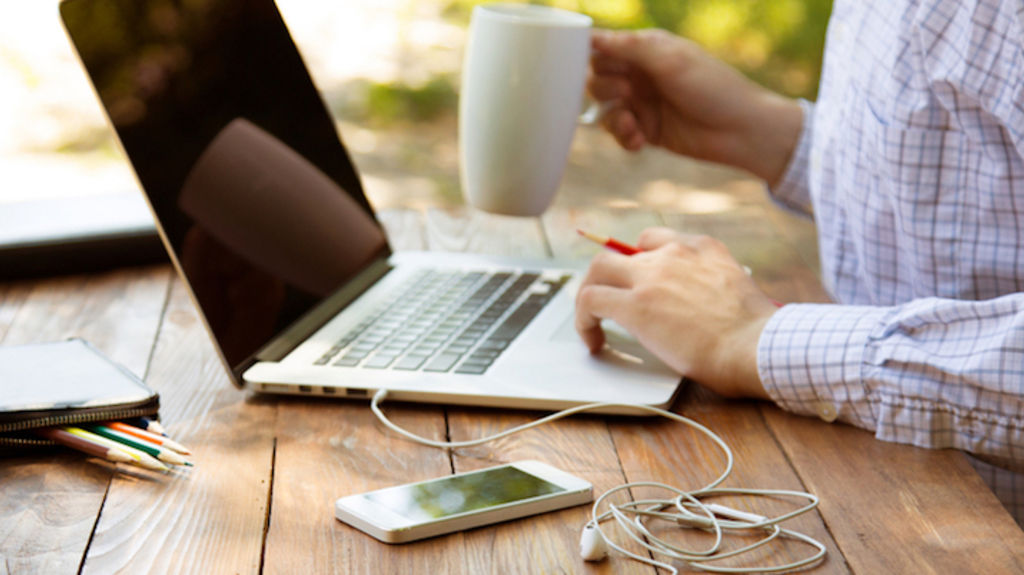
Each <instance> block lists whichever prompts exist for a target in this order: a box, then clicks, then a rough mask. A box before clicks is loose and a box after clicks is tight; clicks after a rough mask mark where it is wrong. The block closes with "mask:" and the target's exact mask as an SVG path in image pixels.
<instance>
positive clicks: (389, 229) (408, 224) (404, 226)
mask: <svg viewBox="0 0 1024 575" xmlns="http://www.w3.org/2000/svg"><path fill="white" fill-rule="evenodd" d="M423 217H424V216H423V212H422V211H420V210H411V209H397V208H396V209H389V210H382V211H380V212H377V221H379V222H380V223H381V225H383V226H384V230H385V232H386V233H387V236H388V243H390V244H391V249H393V250H395V251H403V250H425V249H427V237H426V230H425V229H424V225H423Z"/></svg>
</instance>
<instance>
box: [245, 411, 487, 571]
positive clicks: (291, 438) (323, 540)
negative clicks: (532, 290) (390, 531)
mask: <svg viewBox="0 0 1024 575" xmlns="http://www.w3.org/2000/svg"><path fill="white" fill-rule="evenodd" d="M277 403H278V406H279V414H280V415H279V418H278V425H277V431H276V434H277V455H276V462H275V474H274V497H273V507H272V512H271V515H270V525H269V531H268V533H267V541H266V550H265V558H266V559H265V560H266V564H265V568H264V570H265V571H266V572H268V573H367V574H370V573H417V572H431V573H455V572H460V571H462V569H461V565H462V563H463V559H462V558H463V557H464V556H465V555H466V552H467V550H466V548H465V542H464V540H463V537H462V534H453V535H449V536H445V537H440V538H435V539H431V540H428V541H424V542H416V543H409V544H404V545H400V546H394V545H387V544H384V543H381V542H379V541H377V540H376V539H373V538H371V537H370V536H369V535H366V534H365V533H363V532H361V531H359V530H357V529H355V528H353V527H350V526H348V525H346V524H343V523H341V522H340V521H338V520H337V519H335V517H334V501H335V500H336V499H337V498H339V497H342V496H345V495H353V494H356V493H362V492H365V491H370V490H373V489H378V488H382V487H389V486H392V485H399V484H402V483H407V482H410V481H422V480H426V479H432V478H434V477H441V476H444V475H448V474H450V473H451V463H450V461H449V458H448V455H447V454H446V453H445V452H444V451H441V450H438V449H433V448H430V447H424V446H421V445H418V444H415V443H412V442H410V441H407V440H405V439H404V438H401V437H399V436H397V435H396V434H394V433H392V432H391V431H389V430H387V429H386V428H385V427H384V426H383V425H381V424H380V423H378V422H377V419H376V417H374V415H373V414H372V413H371V411H370V410H369V408H368V405H367V403H366V402H365V401H359V402H353V401H345V400H340V401H333V402H332V401H323V400H304V399H302V398H289V399H285V398H282V399H280V400H277ZM386 410H387V413H388V415H389V417H392V418H393V420H394V421H395V423H397V424H398V425H400V426H402V427H403V428H405V429H409V430H410V431H413V432H415V433H417V434H420V435H423V436H425V437H430V438H433V439H443V438H444V437H445V422H444V415H443V412H442V410H441V409H440V408H436V407H429V406H424V407H419V406H408V405H405V406H396V405H386Z"/></svg>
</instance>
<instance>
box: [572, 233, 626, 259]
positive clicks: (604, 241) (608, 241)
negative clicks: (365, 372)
mask: <svg viewBox="0 0 1024 575" xmlns="http://www.w3.org/2000/svg"><path fill="white" fill-rule="evenodd" d="M576 233H578V234H579V235H581V236H583V237H585V238H587V239H588V240H590V241H592V242H594V243H595V244H598V245H602V246H604V247H606V248H608V249H611V250H615V251H617V252H619V253H620V254H623V255H627V256H631V255H633V254H638V253H640V248H637V247H636V246H631V245H629V244H627V243H625V242H620V241H619V240H617V239H615V238H609V237H606V236H599V235H597V234H592V233H590V232H587V231H584V230H581V229H579V228H577V229H576Z"/></svg>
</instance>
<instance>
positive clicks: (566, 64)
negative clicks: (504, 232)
mask: <svg viewBox="0 0 1024 575" xmlns="http://www.w3.org/2000/svg"><path fill="white" fill-rule="evenodd" d="M591 25H592V21H591V19H590V17H588V16H584V15H583V14H578V13H576V12H569V11H567V10H560V9H557V8H548V7H544V6H533V5H528V4H487V5H481V6H477V7H476V8H474V9H473V17H472V20H471V22H470V29H469V40H468V43H467V45H466V53H465V59H464V62H463V68H462V89H461V93H460V96H459V152H460V160H461V163H460V175H461V178H462V189H463V193H464V194H465V197H466V200H467V202H469V204H470V205H472V206H474V207H476V208H479V209H481V210H485V211H488V212H493V213H499V214H507V215H515V216H536V215H539V214H541V213H542V212H543V211H544V210H545V209H546V208H547V207H548V205H550V204H551V200H552V199H553V198H554V195H555V192H556V191H557V190H558V186H559V184H560V183H561V180H562V173H563V171H564V170H565V164H566V158H567V156H568V154H569V148H570V145H571V143H572V137H573V134H574V132H575V130H576V124H577V122H578V119H579V115H580V108H581V106H582V103H583V87H584V82H585V80H586V75H587V63H588V60H589V57H590V28H591Z"/></svg>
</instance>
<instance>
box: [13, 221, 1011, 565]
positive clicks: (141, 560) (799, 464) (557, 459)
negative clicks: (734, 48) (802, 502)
mask: <svg viewBox="0 0 1024 575" xmlns="http://www.w3.org/2000/svg"><path fill="white" fill-rule="evenodd" d="M382 219H383V221H384V223H385V225H386V226H387V228H388V230H389V233H390V234H391V237H392V239H393V242H394V245H395V247H396V248H397V249H431V250H451V251H481V252H493V253H504V254H520V255H531V256H536V255H545V256H557V257H582V258H586V257H589V256H590V255H592V254H593V253H594V251H595V248H594V247H593V246H591V245H588V244H586V243H583V242H582V241H580V240H578V239H577V238H576V237H575V235H574V233H573V229H574V228H576V227H577V226H581V227H586V228H589V229H592V230H595V231H601V232H605V233H611V234H615V235H618V236H621V237H623V238H627V239H628V238H632V237H635V234H636V233H637V232H638V231H639V230H640V229H642V228H644V227H646V226H649V225H654V224H662V225H669V226H672V227H676V228H679V229H684V230H689V231H702V232H707V233H711V234H713V235H716V236H718V237H720V238H721V239H723V240H725V241H726V243H727V244H729V245H730V247H731V248H732V249H733V251H734V253H735V254H736V255H737V257H738V259H740V260H741V261H742V262H744V263H746V264H747V265H749V266H750V267H752V268H753V271H754V277H755V279H756V280H757V281H758V282H759V283H760V284H761V285H762V286H763V287H764V288H765V290H766V291H768V292H769V294H770V295H771V296H772V297H774V298H777V299H779V300H783V301H807V300H817V301H821V300H824V299H825V296H824V293H823V292H822V290H821V287H820V285H819V284H818V282H817V279H816V275H815V273H814V271H813V269H812V265H813V262H812V263H808V262H811V261H812V260H811V259H810V257H812V254H811V255H809V254H810V252H813V246H811V247H810V248H808V246H806V245H801V244H800V243H799V242H795V241H794V236H793V235H792V234H791V228H790V227H789V226H787V225H783V224H784V223H785V222H786V221H787V220H785V219H783V218H781V217H780V216H779V215H778V214H777V213H774V212H771V211H767V210H766V209H765V208H764V207H763V206H759V205H740V206H738V207H733V208H732V209H730V210H728V211H725V212H721V213H716V214H710V215H694V214H678V213H673V214H663V213H657V212H654V211H644V210H642V209H620V210H615V209H587V210H571V209H567V208H556V209H555V210H553V211H551V212H549V213H548V214H547V215H545V217H544V218H542V219H512V218H498V217H493V216H484V215H482V214H478V213H470V212H468V211H466V210H461V209H454V210H441V209H437V210H429V211H403V210H397V211H389V212H386V213H384V214H383V216H382ZM805 252H806V253H805ZM70 336H80V337H84V338H86V339H88V340H89V341H91V342H92V343H93V344H95V345H96V346H97V347H99V348H100V349H102V350H103V351H105V352H106V353H107V354H109V355H110V356H112V357H113V358H115V359H116V360H118V361H120V362H122V363H123V364H125V365H126V366H128V367H129V368H130V369H132V370H133V371H135V372H136V373H139V374H144V375H145V379H146V381H147V382H149V384H150V385H152V386H153V387H154V388H155V389H157V390H158V391H159V392H160V394H161V397H162V405H163V407H162V416H163V420H164V422H165V424H166V425H167V427H168V428H169V430H170V432H171V434H172V435H173V436H174V437H175V438H176V439H178V440H179V441H181V442H184V443H186V444H188V445H189V446H191V447H192V448H193V449H194V451H195V458H194V459H195V461H196V467H195V468H194V469H192V470H185V471H178V472H174V473H170V474H167V475H161V474H151V473H148V472H140V471H136V470H135V469H133V468H126V467H123V466H122V467H115V466H113V465H112V464H108V463H106V462H103V461H97V460H95V459H90V458H87V457H84V456H82V455H80V454H78V453H74V452H70V451H65V450H55V451H51V452H47V453H40V454H34V455H25V456H20V457H13V458H6V459H3V460H0V574H5V573H19V574H20V573H32V572H38V573H58V574H59V573H74V572H76V571H81V572H84V573H113V572H125V573H161V572H179V573H253V572H265V573H325V572H337V573H431V574H433V573H484V572H492V573H527V572H528V573H550V572H570V573H577V572H581V573H592V572H593V573H606V572H616V573H618V572H629V573H653V572H654V570H653V569H652V568H650V567H647V566H644V565H641V564H638V563H635V562H631V561H627V560H624V559H622V558H613V559H612V560H610V561H606V562H603V563H600V564H586V563H584V562H583V561H582V560H581V559H580V558H579V555H578V551H577V545H578V538H579V531H580V526H581V525H582V524H583V522H584V520H585V517H586V516H587V514H588V513H589V508H588V507H585V506H584V507H577V508H573V509H569V510H564V511H560V512H556V513H549V514H546V515H542V516H538V517H534V518H530V519H525V520H520V521H515V522H511V523H507V524H503V525H498V526H493V527H485V528H481V529H476V530H473V531H469V532H465V533H458V534H454V535H450V536H445V537H440V538H436V539H433V540H428V541H424V542H419V543H413V544H408V545H402V546H388V545H384V544H382V543H378V542H377V541H375V540H373V539H371V538H369V537H368V536H366V535H364V534H362V533H361V532H358V531H356V530H354V529H352V528H350V527H348V526H346V525H343V524H341V523H339V522H338V521H337V520H335V519H334V515H333V502H334V500H335V499H336V498H337V497H339V496H341V495H345V494H350V493H355V492H359V491H364V490H368V489H373V488H378V487H382V486H387V485H393V484H398V483H403V482H407V481H411V480H421V479H427V478H432V477H436V476H440V475H445V474H448V473H452V471H453V470H454V471H465V470H470V469H475V468H480V467H485V466H490V465H494V464H498V463H501V462H507V461H514V460H519V459H527V458H535V459H540V460H544V461H547V462H550V463H552V464H555V465H557V466H559V467H562V468H564V469H566V470H568V471H571V472H574V473H576V474H578V475H580V476H582V477H584V478H586V479H589V480H590V481H592V482H593V483H594V485H595V490H596V491H598V492H601V491H603V490H605V489H608V488H610V487H612V486H614V485H617V484H619V483H622V482H625V481H638V480H657V481H663V482H666V483H670V484H673V485H678V486H680V487H689V488H695V487H697V486H700V485H703V484H704V483H706V482H707V481H708V480H709V479H711V478H713V477H714V476H715V475H716V474H717V473H718V470H719V469H720V465H721V457H720V456H719V454H718V453H717V452H716V450H715V448H714V447H712V446H710V445H709V444H708V442H707V441H705V440H702V439H701V438H700V437H698V436H697V435H695V434H694V433H693V432H691V431H689V430H688V429H686V428H684V427H683V426H681V425H679V424H676V423H672V422H669V421H667V420H661V419H645V418H621V417H600V416H581V417H575V418H571V419H568V420H563V421H559V422H557V423H554V424H552V425H548V426H545V427H543V428H540V429H537V430H532V431H529V432H526V433H522V434H519V435H515V436H513V437H509V438H506V439H503V440H501V441H497V442H494V443H491V444H488V445H485V446H482V447H477V448H473V449H460V450H456V451H454V452H452V453H447V452H445V451H441V450H437V449H432V448H428V447H422V446H419V445H415V444H413V443H410V442H408V441H406V440H403V439H401V438H398V437H396V436H395V435H394V434H393V433H391V432H389V431H387V430H385V429H384V428H383V427H382V426H381V425H380V424H379V423H378V422H377V421H376V420H375V418H374V417H373V415H372V414H371V413H370V410H369V409H368V408H367V404H366V403H365V402H349V401H326V400H322V399H303V398H283V397H261V396H255V395H252V394H250V393H246V392H242V391H238V390H236V389H235V388H234V387H232V386H231V384H230V383H229V382H228V380H227V377H226V375H225V372H224V370H223V368H222V367H221V365H220V363H219V362H218V361H217V359H216V358H215V356H214V353H213V350H212V347H211V344H210V341H209V339H208V337H207V336H206V334H205V332H204V331H203V329H202V327H201V325H200V322H199V320H198V318H197V316H196V312H195V310H194V309H193V306H192V304H191V303H190V301H189V299H188V298H187V296H186V294H185V292H184V290H183V288H182V284H181V283H180V282H179V281H178V279H177V278H176V276H175V275H174V273H173V271H172V270H171V268H170V267H169V266H156V267H150V268H144V269H138V268H136V269H123V270H118V271H114V272H109V273H102V274H96V275H89V276H73V277H64V278H55V279H45V280H39V281H26V282H16V283H7V284H0V343H3V344H15V343H24V342H34V341H48V340H56V339H62V338H67V337H70ZM0 385H12V383H11V382H0ZM674 409H675V410H676V411H678V412H680V413H684V414H686V415H688V416H691V417H693V418H695V419H697V420H699V421H701V422H703V423H705V424H706V425H708V426H709V427H711V428H712V429H713V430H715V431H717V432H718V433H719V434H721V435H722V436H723V438H724V439H725V440H726V441H727V442H728V443H729V444H730V445H731V446H732V448H733V449H734V450H735V453H736V456H737V466H736V470H735V472H734V474H733V475H732V477H731V479H730V480H729V481H728V482H727V483H726V485H729V486H747V487H763V488H783V489H804V490H809V491H811V492H813V493H816V494H817V495H818V496H820V497H821V505H820V508H819V510H818V511H817V512H814V513H811V514H808V515H805V516H803V517H801V518H799V519H797V520H795V521H793V522H792V527H793V528H795V529H798V530H801V531H803V532H805V533H808V534H810V535H812V536H813V537H816V538H818V539H819V540H821V541H823V542H825V543H826V544H827V546H828V555H827V557H826V559H825V560H824V562H822V563H821V564H820V565H819V566H817V567H816V568H815V569H814V572H822V573H833V572H850V571H852V572H859V573H920V572H927V571H934V572H945V573H968V572H972V573H1010V572H1021V571H1024V562H1022V559H1021V554H1022V553H1024V533H1022V532H1021V530H1020V529H1019V528H1018V527H1017V525H1016V524H1015V523H1014V522H1013V520H1012V519H1011V518H1010V516H1009V515H1008V514H1007V513H1006V511H1005V510H1004V509H1003V508H1002V507H1001V506H1000V505H999V503H998V502H997V501H996V499H995V497H994V496H993V495H992V493H991V492H990V491H989V490H988V489H987V488H986V487H985V485H984V484H983V483H982V481H981V479H980V478H979V477H978V476H977V474H976V473H975V472H974V471H973V469H972V468H971V467H970V465H969V464H968V462H967V460H966V459H965V457H964V456H963V455H962V454H960V453H958V452H955V451H928V450H924V449H917V448H914V447H908V446H902V445H893V444H887V443H883V442H881V441H877V440H875V439H874V438H873V437H872V436H871V434H870V433H868V432H864V431H860V430H856V429H854V428H851V427H848V426H845V425H840V424H826V423H823V422H821V421H818V420H815V419H811V418H804V417H797V416H793V415H789V414H787V413H784V412H782V411H780V410H779V409H777V408H775V407H773V406H770V405H767V404H763V403H753V402H743V401H726V400H723V399H721V398H718V397H714V396H713V395H712V394H710V393H708V392H706V391H703V390H701V389H700V388H699V387H696V386H691V387H689V388H687V390H686V391H685V392H684V393H683V396H682V397H681V398H680V400H679V401H678V402H677V404H676V405H675V408H674ZM386 410H387V411H388V413H389V414H391V415H392V416H393V418H394V420H396V421H397V422H398V423H399V424H401V425H403V426H404V427H406V428H409V429H411V430H414V431H416V432H418V433H420V434H422V435H426V436H431V437H435V438H444V437H450V438H452V439H456V440H458V439H466V438H472V437H477V436H480V435H482V434H486V433H491V432H494V431H496V430H499V429H502V428H505V427H508V426H511V425H515V424H519V423H523V422H526V421H529V420H531V419H533V418H536V417H537V416H538V414H537V413H530V412H520V411H509V412H506V411H502V410H495V409H469V408H462V407H452V408H448V407H444V406H429V405H401V404H388V405H386ZM749 508H750V509H753V510H758V511H762V512H770V511H771V509H772V508H779V506H778V505H773V504H769V503H767V502H759V503H757V504H754V505H752V506H751V507H749ZM808 551H809V550H808V549H807V548H806V547H804V546H801V545H798V544H795V543H787V544H784V545H781V546H779V547H777V548H776V549H775V550H774V551H773V553H762V554H760V556H759V559H760V560H765V561H776V562H785V561H787V560H789V559H791V558H793V557H798V556H802V554H804V553H806V552H808Z"/></svg>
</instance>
